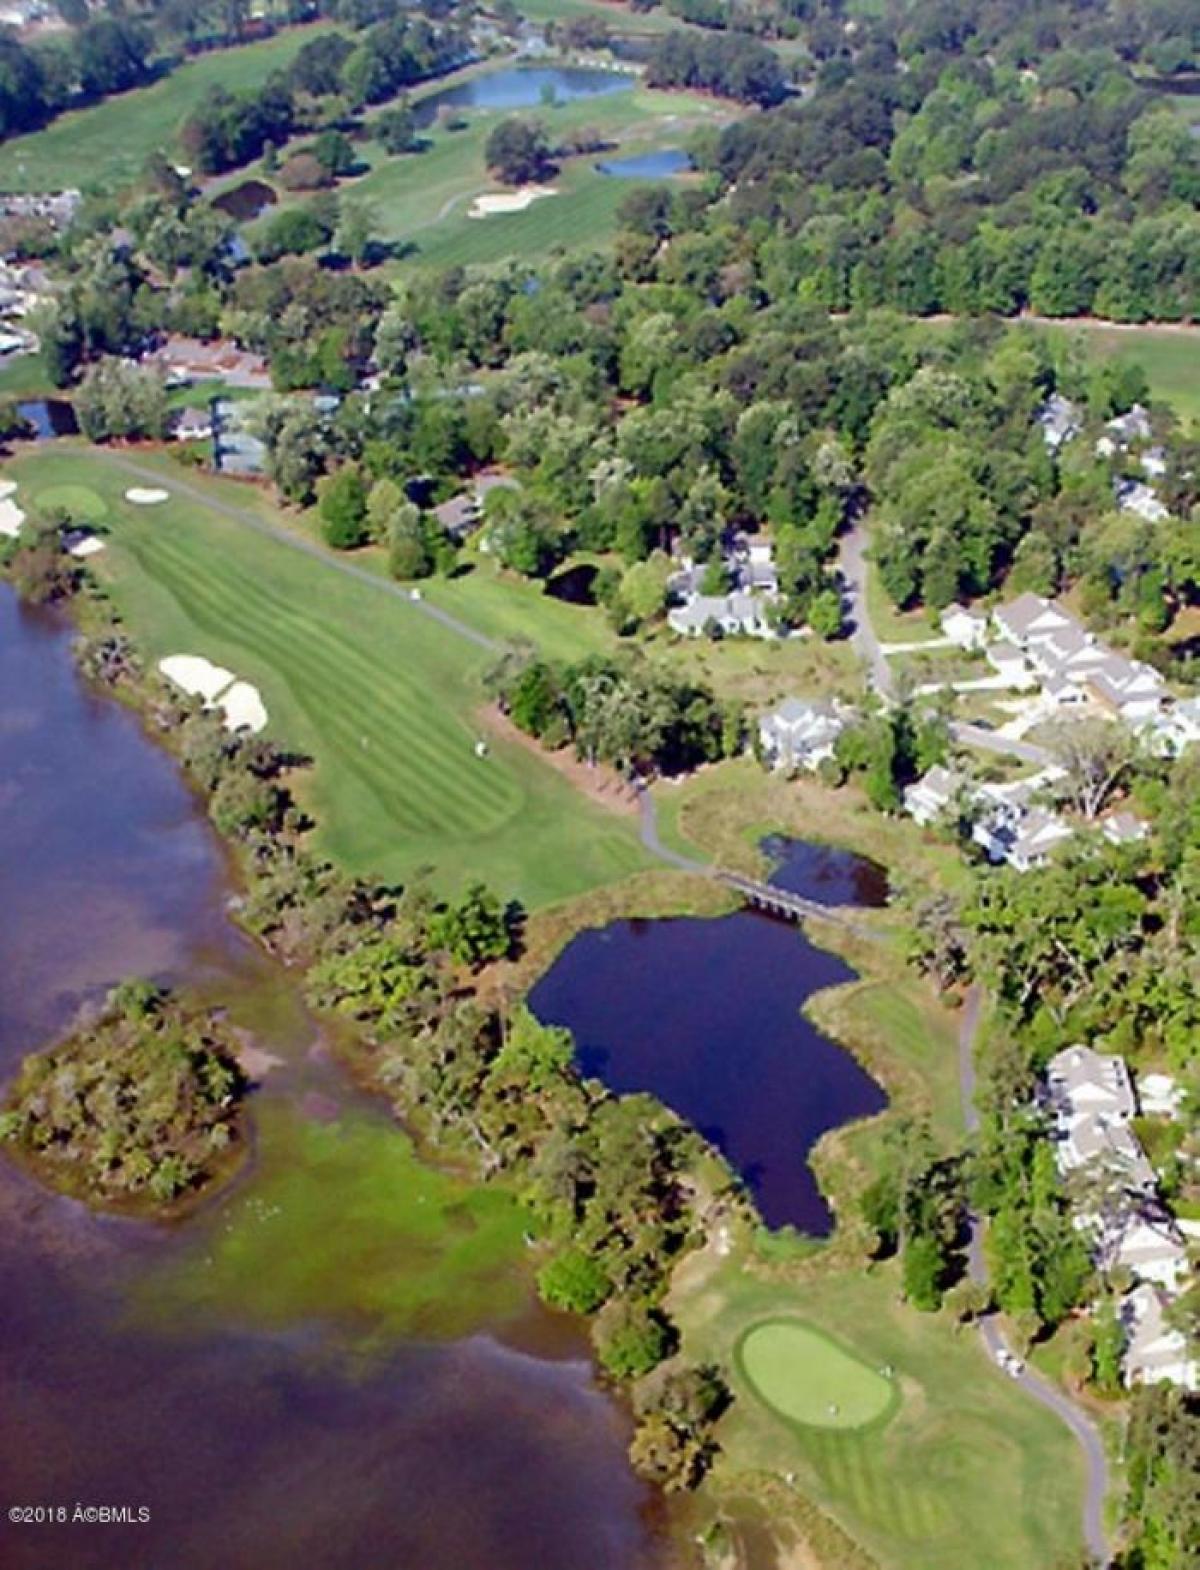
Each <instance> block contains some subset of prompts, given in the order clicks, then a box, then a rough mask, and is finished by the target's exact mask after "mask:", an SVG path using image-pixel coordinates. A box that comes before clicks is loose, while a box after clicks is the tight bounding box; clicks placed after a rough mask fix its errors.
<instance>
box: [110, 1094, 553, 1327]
mask: <svg viewBox="0 0 1200 1570" xmlns="http://www.w3.org/2000/svg"><path fill="white" fill-rule="evenodd" d="M258 1110H259V1159H258V1163H257V1167H256V1171H255V1173H254V1176H253V1177H252V1179H251V1180H250V1182H249V1183H248V1184H247V1185H246V1186H245V1187H244V1188H243V1189H242V1190H241V1191H240V1192H239V1193H237V1194H236V1195H234V1196H232V1197H231V1198H230V1199H229V1201H228V1202H227V1203H225V1204H224V1205H222V1206H221V1207H220V1208H219V1209H216V1210H214V1211H213V1213H212V1214H211V1215H209V1216H206V1217H204V1218H203V1219H201V1220H198V1221H197V1222H196V1223H194V1224H193V1228H191V1229H189V1244H188V1246H187V1247H186V1249H185V1250H184V1252H182V1253H181V1254H174V1255H173V1256H172V1258H171V1259H170V1260H169V1261H167V1262H164V1264H163V1266H162V1267H161V1268H160V1269H159V1270H157V1271H155V1272H153V1273H152V1275H151V1277H150V1279H149V1283H148V1288H147V1291H146V1293H145V1294H144V1296H143V1298H142V1299H141V1300H140V1302H139V1304H138V1305H137V1308H138V1309H142V1310H144V1311H146V1312H148V1313H149V1314H150V1315H151V1316H152V1317H153V1318H154V1319H156V1320H160V1321H162V1322H163V1323H164V1324H169V1325H170V1327H171V1328H172V1329H173V1330H176V1331H180V1332H183V1333H186V1331H187V1328H188V1324H189V1322H194V1323H195V1324H196V1325H197V1326H198V1327H199V1326H203V1325H205V1324H208V1325H211V1323H212V1321H213V1320H214V1318H217V1319H224V1320H225V1321H226V1322H227V1323H228V1324H230V1326H231V1327H237V1326H243V1327H245V1328H248V1329H256V1330H270V1331H280V1330H285V1329H292V1328H296V1327H298V1326H302V1325H304V1324H306V1323H321V1324H323V1325H325V1326H328V1327H333V1328H336V1329H338V1330H339V1331H340V1332H341V1333H342V1334H343V1335H345V1336H346V1337H347V1338H348V1339H349V1340H351V1341H353V1342H355V1343H357V1344H359V1345H360V1346H367V1347H369V1346H370V1345H371V1344H385V1343H388V1342H391V1341H393V1340H395V1339H397V1338H401V1337H403V1338H414V1337H415V1338H420V1339H442V1338H452V1337H458V1336H463V1335H468V1334H470V1333H471V1332H473V1331H475V1330H479V1329H482V1328H483V1327H484V1326H494V1325H495V1324H496V1323H497V1322H498V1321H501V1320H504V1319H508V1318H515V1317H516V1316H517V1315H519V1314H520V1312H521V1310H522V1308H523V1307H524V1305H525V1304H526V1302H527V1301H528V1296H529V1288H528V1283H527V1281H526V1278H525V1273H524V1272H523V1271H522V1270H521V1269H520V1268H515V1267H518V1266H519V1261H520V1259H521V1257H522V1255H523V1254H524V1247H523V1237H524V1235H525V1233H526V1232H527V1230H528V1227H529V1218H528V1216H527V1215H526V1214H525V1213H524V1212H523V1211H522V1209H521V1207H520V1206H519V1205H518V1204H517V1203H516V1202H515V1200H513V1198H512V1197H511V1196H510V1195H509V1194H506V1193H504V1192H503V1191H501V1190H498V1189H494V1188H481V1187H472V1186H470V1185H468V1184H466V1183H463V1182H460V1181H459V1180H457V1179H455V1178H452V1177H450V1176H447V1175H446V1174H445V1173H442V1172H439V1171H437V1170H435V1169H433V1168H431V1167H428V1166H426V1165H424V1164H423V1163H422V1162H420V1161H419V1160H418V1159H417V1157H416V1155H415V1153H414V1151H413V1147H412V1144H411V1142H410V1141H409V1139H408V1138H407V1137H406V1136H405V1135H404V1134H403V1133H402V1132H401V1130H399V1129H398V1128H397V1127H396V1126H395V1125H394V1124H392V1123H390V1122H388V1121H387V1120H385V1119H383V1118H378V1119H376V1118H374V1117H372V1116H370V1115H369V1114H366V1113H363V1112H360V1111H358V1110H355V1111H351V1112H348V1113H346V1114H345V1115H344V1116H342V1117H339V1118H338V1119H337V1120H336V1121H333V1122H327V1123H321V1122H314V1121H308V1120H305V1119H303V1118H301V1117H300V1116H299V1115H298V1113H297V1112H296V1110H295V1109H294V1108H293V1107H290V1106H287V1105H279V1104H275V1105H270V1104H262V1105H260V1107H259V1109H258ZM136 1311H137V1310H136V1309H135V1312H136Z"/></svg>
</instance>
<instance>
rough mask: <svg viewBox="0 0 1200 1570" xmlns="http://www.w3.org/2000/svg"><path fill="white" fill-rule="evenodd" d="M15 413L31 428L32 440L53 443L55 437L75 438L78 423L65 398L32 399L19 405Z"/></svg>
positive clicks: (77, 432) (77, 431)
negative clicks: (27, 422) (32, 432)
mask: <svg viewBox="0 0 1200 1570" xmlns="http://www.w3.org/2000/svg"><path fill="white" fill-rule="evenodd" d="M17 413H18V414H19V415H21V417H22V419H25V420H28V421H29V423H30V425H32V426H33V431H34V440H35V441H39V442H49V441H53V440H54V438H55V437H56V436H77V435H78V434H79V421H78V420H77V419H76V418H75V410H74V409H73V408H72V406H71V405H70V404H69V403H68V402H67V400H66V399H65V398H32V399H30V400H29V402H28V403H19V404H18V405H17Z"/></svg>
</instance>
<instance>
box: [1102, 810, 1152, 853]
mask: <svg viewBox="0 0 1200 1570" xmlns="http://www.w3.org/2000/svg"><path fill="white" fill-rule="evenodd" d="M1100 832H1101V833H1102V834H1103V835H1104V838H1105V839H1106V840H1107V841H1108V842H1109V844H1110V845H1136V844H1137V843H1138V841H1139V840H1144V839H1145V838H1146V836H1147V834H1149V832H1150V825H1149V824H1148V823H1147V822H1146V821H1145V819H1144V818H1139V817H1138V816H1137V814H1136V813H1133V812H1110V813H1109V815H1108V817H1107V818H1105V819H1104V820H1103V822H1102V823H1101V824H1100Z"/></svg>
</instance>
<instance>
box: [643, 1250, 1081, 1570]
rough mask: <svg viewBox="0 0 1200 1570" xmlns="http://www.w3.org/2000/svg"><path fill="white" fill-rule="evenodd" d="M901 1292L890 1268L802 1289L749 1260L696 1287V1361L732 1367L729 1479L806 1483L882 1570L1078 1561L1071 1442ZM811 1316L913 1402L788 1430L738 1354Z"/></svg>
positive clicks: (723, 1264)
mask: <svg viewBox="0 0 1200 1570" xmlns="http://www.w3.org/2000/svg"><path fill="white" fill-rule="evenodd" d="M897 1287H898V1282H897V1279H896V1276H895V1274H894V1272H893V1270H892V1269H891V1268H890V1267H889V1268H888V1269H881V1268H879V1267H876V1268H874V1269H873V1270H872V1271H871V1272H870V1273H865V1272H863V1271H862V1269H861V1268H855V1269H854V1270H852V1271H838V1272H832V1271H830V1272H825V1273H822V1272H821V1270H820V1269H819V1267H818V1268H808V1269H805V1268H804V1267H803V1266H801V1267H797V1274H796V1278H795V1279H779V1280H774V1281H766V1280H761V1279H758V1278H757V1277H756V1276H755V1275H754V1274H753V1273H752V1272H751V1271H750V1270H749V1269H747V1265H746V1260H745V1258H744V1257H743V1256H740V1255H739V1254H738V1253H737V1252H736V1251H735V1252H734V1253H733V1254H731V1255H729V1256H728V1257H727V1258H725V1259H723V1260H720V1261H719V1262H713V1261H711V1259H710V1260H709V1261H708V1269H707V1272H706V1273H703V1274H701V1273H699V1272H698V1273H696V1274H695V1275H693V1277H692V1279H691V1280H690V1281H689V1282H687V1283H686V1284H683V1285H681V1287H680V1289H679V1290H678V1291H677V1292H676V1293H675V1294H674V1295H673V1297H672V1301H671V1308H672V1312H673V1314H674V1315H675V1317H676V1319H677V1320H678V1321H679V1323H680V1325H681V1327H682V1331H683V1349H684V1353H685V1355H689V1356H691V1357H695V1358H698V1359H701V1360H709V1359H711V1360H714V1361H717V1362H720V1363H722V1364H723V1365H724V1366H725V1367H726V1368H731V1369H732V1384H733V1393H734V1401H733V1404H732V1406H731V1407H730V1409H729V1412H728V1414H727V1415H726V1417H725V1418H724V1419H723V1420H722V1422H721V1425H720V1427H719V1429H718V1432H717V1438H718V1440H719V1442H720V1444H721V1446H722V1449H723V1452H724V1458H723V1460H722V1468H723V1470H725V1475H727V1476H731V1475H732V1474H733V1472H735V1471H736V1472H754V1473H762V1472H766V1473H771V1474H774V1475H775V1476H777V1477H784V1476H786V1475H787V1474H792V1475H794V1478H795V1488H796V1490H797V1491H798V1492H799V1493H800V1494H801V1495H804V1496H806V1497H808V1498H811V1499H812V1500H813V1501H814V1502H815V1503H816V1504H817V1505H819V1506H820V1507H821V1509H823V1510H825V1511H827V1512H828V1513H829V1514H830V1515H832V1516H833V1517H834V1518H835V1519H836V1520H837V1522H838V1523H839V1524H840V1525H841V1526H842V1527H843V1528H844V1529H845V1530H846V1531H847V1532H848V1533H849V1534H850V1535H851V1536H852V1537H853V1538H855V1539H856V1540H857V1541H859V1542H860V1543H862V1545H863V1546H864V1547H865V1548H866V1549H867V1550H868V1551H869V1552H870V1554H871V1555H872V1556H873V1558H874V1560H875V1561H876V1562H877V1564H878V1565H879V1566H880V1567H881V1570H967V1567H969V1570H1032V1567H1033V1566H1038V1567H1039V1570H1041V1567H1046V1570H1049V1567H1050V1566H1052V1565H1055V1564H1057V1563H1059V1562H1060V1561H1062V1562H1066V1561H1067V1559H1068V1558H1069V1556H1070V1555H1071V1554H1072V1553H1077V1552H1078V1548H1079V1539H1080V1505H1081V1498H1082V1465H1081V1462H1080V1457H1079V1455H1078V1452H1077V1449H1076V1446H1075V1442H1074V1440H1073V1439H1072V1438H1071V1435H1070V1434H1069V1432H1068V1431H1067V1429H1066V1428H1065V1427H1064V1426H1063V1425H1062V1424H1060V1423H1059V1422H1058V1420H1057V1419H1056V1418H1054V1417H1053V1416H1051V1415H1050V1414H1049V1413H1048V1412H1046V1411H1045V1410H1044V1409H1043V1408H1042V1407H1039V1406H1037V1405H1036V1404H1035V1403H1034V1402H1032V1401H1031V1400H1029V1398H1028V1397H1027V1396H1026V1395H1024V1394H1023V1393H1022V1392H1021V1391H1020V1390H1019V1389H1018V1388H1017V1387H1016V1386H1014V1385H1013V1384H1012V1383H1011V1381H1009V1380H1006V1379H1005V1378H1004V1376H1003V1375H1002V1374H1000V1373H999V1372H998V1371H997V1370H996V1369H995V1368H994V1367H993V1366H992V1365H991V1363H990V1362H989V1360H988V1358H987V1357H986V1356H985V1354H984V1352H983V1350H982V1347H981V1346H980V1344H979V1340H978V1338H977V1336H975V1335H974V1334H973V1333H972V1332H970V1331H961V1332H956V1331H955V1330H953V1329H952V1328H951V1326H950V1325H949V1324H948V1323H947V1321H946V1320H945V1319H943V1318H941V1317H939V1316H935V1315H929V1314H920V1313H917V1312H915V1311H914V1310H912V1309H910V1308H907V1307H905V1306H904V1305H902V1304H901V1303H900V1302H899V1301H898V1291H897ZM797 1313H800V1314H802V1315H803V1317H804V1321H805V1323H806V1324H807V1325H809V1326H811V1327H813V1328H814V1329H815V1330H818V1331H821V1332H824V1333H825V1334H826V1335H828V1336H829V1337H830V1338H832V1339H833V1340H834V1341H835V1343H836V1345H837V1346H839V1347H841V1348H843V1349H844V1350H845V1351H846V1352H847V1353H849V1354H851V1355H852V1356H853V1357H854V1358H856V1359H858V1360H860V1361H861V1363H862V1364H864V1365H866V1367H867V1368H868V1369H875V1368H881V1367H883V1366H884V1365H890V1366H891V1368H892V1369H893V1370H894V1379H895V1382H896V1384H897V1385H898V1387H899V1391H900V1397H901V1399H900V1403H899V1406H898V1408H897V1410H896V1412H895V1415H894V1416H893V1417H892V1418H891V1419H890V1421H888V1422H886V1423H882V1422H876V1423H875V1424H874V1425H868V1426H867V1427H865V1428H860V1429H856V1430H842V1431H838V1430H836V1429H822V1428H818V1427H815V1426H805V1425H803V1424H800V1423H795V1422H785V1421H782V1420H781V1419H780V1417H779V1416H778V1415H777V1414H776V1413H775V1412H773V1411H771V1410H770V1409H769V1408H768V1407H767V1406H765V1405H764V1404H763V1402H762V1401H760V1400H759V1399H758V1396H757V1394H756V1392H755V1390H754V1389H753V1387H751V1386H750V1385H749V1384H748V1383H747V1381H746V1378H745V1375H744V1373H743V1371H742V1369H741V1368H740V1367H739V1364H738V1360H737V1357H736V1349H737V1347H738V1344H739V1342H741V1340H742V1338H743V1337H744V1336H745V1334H746V1332H747V1331H748V1330H750V1329H752V1328H753V1327H754V1326H756V1325H758V1324H761V1322H762V1321H763V1320H768V1319H780V1318H784V1319H787V1318H792V1317H793V1316H795V1315H796V1314H797ZM830 1399H833V1400H836V1399H837V1398H836V1397H831V1398H830ZM780 1524H781V1526H782V1525H783V1523H782V1522H781V1523H780ZM799 1562H801V1563H805V1562H807V1561H805V1560H803V1559H801V1560H800V1561H799Z"/></svg>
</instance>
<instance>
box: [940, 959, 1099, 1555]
mask: <svg viewBox="0 0 1200 1570" xmlns="http://www.w3.org/2000/svg"><path fill="white" fill-rule="evenodd" d="M982 1004H983V993H982V991H981V990H980V988H979V987H972V988H971V990H970V992H969V993H968V994H967V1000H966V1003H965V1005H964V1008H963V1017H962V1024H961V1026H960V1027H959V1033H958V1083H959V1089H960V1092H961V1095H962V1109H963V1122H964V1124H965V1125H966V1129H967V1133H968V1134H974V1133H975V1132H976V1131H977V1130H978V1128H979V1112H978V1109H977V1108H976V1106H975V1037H976V1035H977V1034H978V1031H979V1016H980V1011H981V1008H982ZM967 1271H968V1274H969V1275H970V1277H971V1280H972V1281H978V1282H979V1283H980V1284H981V1285H984V1286H986V1285H987V1265H986V1263H985V1261H984V1255H983V1228H982V1225H981V1223H980V1221H979V1218H978V1216H972V1217H971V1241H970V1245H969V1248H968V1253H967ZM979 1334H980V1337H981V1339H982V1341H983V1344H984V1347H985V1348H986V1350H987V1354H988V1356H989V1357H990V1358H991V1359H992V1361H993V1362H994V1363H995V1364H996V1365H997V1367H1003V1364H1002V1363H1001V1360H1000V1354H1001V1353H1005V1354H1009V1355H1011V1349H1010V1348H1009V1346H1008V1344H1007V1343H1006V1342H1005V1339H1004V1334H1003V1332H1002V1330H1001V1329H1000V1321H999V1316H998V1315H996V1314H985V1315H984V1316H983V1317H982V1318H981V1319H980V1321H979ZM1009 1377H1014V1376H1009ZM1015 1380H1016V1383H1017V1384H1018V1385H1020V1387H1021V1389H1022V1390H1024V1391H1025V1393H1026V1394H1027V1395H1030V1396H1032V1397H1033V1399H1034V1400H1035V1401H1039V1402H1040V1403H1041V1404H1042V1406H1044V1407H1047V1408H1048V1409H1049V1410H1050V1411H1051V1412H1053V1413H1054V1415H1055V1416H1056V1417H1058V1418H1060V1419H1061V1420H1062V1421H1063V1422H1064V1423H1065V1424H1066V1425H1067V1427H1068V1428H1069V1429H1070V1430H1071V1432H1072V1433H1073V1434H1074V1435H1075V1438H1076V1439H1077V1440H1078V1442H1079V1447H1080V1449H1081V1450H1082V1451H1083V1458H1084V1464H1085V1466H1086V1468H1087V1482H1086V1488H1085V1491H1084V1500H1083V1536H1084V1541H1085V1542H1086V1543H1087V1548H1088V1552H1089V1553H1090V1554H1091V1555H1092V1557H1093V1559H1094V1560H1095V1561H1096V1563H1097V1564H1099V1565H1107V1564H1108V1563H1109V1562H1110V1560H1109V1548H1108V1538H1107V1537H1106V1535H1105V1531H1104V1500H1105V1496H1106V1495H1107V1493H1108V1458H1107V1456H1106V1455H1105V1454H1104V1444H1103V1441H1102V1440H1101V1438H1100V1433H1099V1430H1098V1429H1097V1428H1096V1425H1095V1424H1094V1423H1093V1422H1092V1420H1091V1418H1090V1417H1088V1416H1087V1415H1086V1414H1085V1413H1084V1412H1082V1411H1081V1410H1080V1408H1079V1407H1078V1406H1076V1404H1075V1403H1074V1401H1072V1400H1071V1399H1070V1397H1069V1396H1066V1395H1064V1394H1063V1392H1062V1391H1061V1390H1060V1389H1059V1388H1058V1386H1057V1385H1052V1384H1051V1383H1050V1382H1049V1380H1046V1379H1043V1378H1042V1376H1041V1375H1040V1374H1038V1373H1035V1372H1034V1370H1032V1369H1031V1368H1029V1367H1028V1365H1026V1366H1024V1367H1022V1369H1021V1372H1020V1373H1019V1374H1017V1375H1016V1376H1015Z"/></svg>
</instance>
